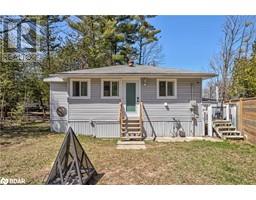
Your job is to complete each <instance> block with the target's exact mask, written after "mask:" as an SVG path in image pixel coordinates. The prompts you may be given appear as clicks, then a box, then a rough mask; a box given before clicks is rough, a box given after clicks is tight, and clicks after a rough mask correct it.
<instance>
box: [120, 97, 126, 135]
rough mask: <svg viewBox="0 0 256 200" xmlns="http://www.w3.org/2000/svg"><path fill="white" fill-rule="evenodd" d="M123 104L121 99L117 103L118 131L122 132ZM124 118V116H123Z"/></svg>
mask: <svg viewBox="0 0 256 200" xmlns="http://www.w3.org/2000/svg"><path fill="white" fill-rule="evenodd" d="M124 113H125V111H124V105H123V103H122V101H120V103H119V121H120V133H121V132H122V124H123V118H124V116H125V115H124ZM125 119H126V118H125Z"/></svg>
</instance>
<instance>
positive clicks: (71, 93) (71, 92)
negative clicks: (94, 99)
mask: <svg viewBox="0 0 256 200" xmlns="http://www.w3.org/2000/svg"><path fill="white" fill-rule="evenodd" d="M73 81H79V82H80V83H79V89H80V94H81V82H87V96H79V97H76V96H73ZM69 96H70V98H72V99H90V98H91V80H90V79H70V95H69Z"/></svg>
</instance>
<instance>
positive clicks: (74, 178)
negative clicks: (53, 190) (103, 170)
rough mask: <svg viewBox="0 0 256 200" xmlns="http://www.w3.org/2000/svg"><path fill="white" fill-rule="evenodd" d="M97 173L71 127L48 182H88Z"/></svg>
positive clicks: (65, 183) (72, 183)
mask: <svg viewBox="0 0 256 200" xmlns="http://www.w3.org/2000/svg"><path fill="white" fill-rule="evenodd" d="M94 175H97V172H96V170H95V168H94V166H93V165H92V163H91V161H90V159H89V158H88V156H87V154H86V153H85V151H84V149H83V147H82V145H81V144H80V142H79V140H78V138H77V137H76V135H75V133H74V131H73V130H72V128H71V127H70V128H69V129H68V132H67V134H66V136H65V139H64V141H63V143H62V146H61V148H60V151H59V153H58V155H57V158H56V160H55V162H54V164H53V167H52V169H51V172H50V174H49V177H48V179H47V181H46V184H61V185H69V184H70V185H75V184H80V185H84V184H88V183H89V181H90V180H91V178H93V176H94Z"/></svg>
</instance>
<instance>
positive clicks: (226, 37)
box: [210, 16, 255, 102]
mask: <svg viewBox="0 0 256 200" xmlns="http://www.w3.org/2000/svg"><path fill="white" fill-rule="evenodd" d="M254 24H255V22H254V20H253V19H251V18H250V17H241V16H229V17H227V18H226V21H225V24H224V25H223V30H222V31H223V39H222V40H221V45H220V50H219V53H218V54H217V55H215V56H214V57H213V59H212V60H211V62H210V67H211V68H212V70H214V72H215V73H217V74H218V75H219V76H218V77H217V78H216V80H215V84H216V85H217V86H218V87H219V93H220V98H221V99H222V102H223V101H225V100H226V99H227V98H228V88H229V86H230V79H231V76H232V72H233V67H234V62H235V60H236V59H237V58H240V57H242V56H248V55H249V54H250V50H249V46H251V44H252V41H253V40H254V39H255V37H254V36H255V26H254Z"/></svg>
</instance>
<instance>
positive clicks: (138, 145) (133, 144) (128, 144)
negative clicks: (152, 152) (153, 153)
mask: <svg viewBox="0 0 256 200" xmlns="http://www.w3.org/2000/svg"><path fill="white" fill-rule="evenodd" d="M116 148H117V149H146V146H145V142H144V141H121V140H119V141H117V146H116Z"/></svg>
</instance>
